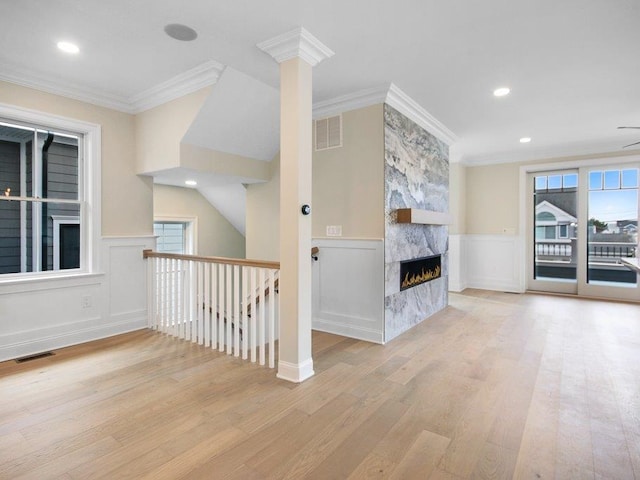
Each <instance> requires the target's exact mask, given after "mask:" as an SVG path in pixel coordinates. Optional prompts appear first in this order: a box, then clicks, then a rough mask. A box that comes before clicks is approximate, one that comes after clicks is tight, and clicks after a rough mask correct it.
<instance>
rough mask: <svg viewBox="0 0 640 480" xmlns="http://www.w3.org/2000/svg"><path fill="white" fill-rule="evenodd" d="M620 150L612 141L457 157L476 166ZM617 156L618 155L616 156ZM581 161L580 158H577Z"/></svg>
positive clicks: (601, 154)
mask: <svg viewBox="0 0 640 480" xmlns="http://www.w3.org/2000/svg"><path fill="white" fill-rule="evenodd" d="M616 150H619V148H618V147H616V146H612V144H611V141H608V142H598V143H591V144H587V145H574V146H565V145H561V146H549V147H545V148H537V149H529V148H527V147H524V150H523V151H522V152H514V151H509V152H501V153H496V154H489V155H478V156H473V155H471V156H469V155H464V154H460V155H457V156H456V158H457V159H459V160H458V161H459V162H460V163H461V164H463V165H466V166H468V167H476V166H482V165H499V164H503V163H521V162H533V161H537V160H543V159H546V160H553V159H561V158H563V157H565V158H566V157H579V156H588V157H589V158H592V157H594V156H599V157H600V158H601V159H604V160H608V159H609V158H610V157H609V155H610V154H611V153H612V152H615V151H616ZM639 152H640V150H630V151H629V152H628V153H627V154H628V155H637V154H638V153H639ZM615 158H617V156H616V157H615ZM576 162H579V160H576Z"/></svg>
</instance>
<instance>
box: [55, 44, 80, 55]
mask: <svg viewBox="0 0 640 480" xmlns="http://www.w3.org/2000/svg"><path fill="white" fill-rule="evenodd" d="M57 46H58V48H59V49H60V50H62V51H63V52H65V53H73V54H76V53H78V52H80V48H79V47H78V46H77V45H76V44H75V43H71V42H58V43H57Z"/></svg>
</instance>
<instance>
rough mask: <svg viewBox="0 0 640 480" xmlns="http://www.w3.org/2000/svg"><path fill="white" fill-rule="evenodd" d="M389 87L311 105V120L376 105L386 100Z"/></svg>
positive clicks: (375, 88) (359, 92)
mask: <svg viewBox="0 0 640 480" xmlns="http://www.w3.org/2000/svg"><path fill="white" fill-rule="evenodd" d="M388 92H389V85H383V86H380V87H374V88H368V89H366V90H359V91H357V92H354V93H349V94H347V95H341V96H339V97H335V98H331V99H329V100H323V101H321V102H316V103H314V104H313V118H325V117H331V116H333V115H338V114H340V113H342V112H348V111H349V110H357V109H358V108H365V107H370V106H371V105H378V104H380V103H384V102H385V101H386V100H387V93H388Z"/></svg>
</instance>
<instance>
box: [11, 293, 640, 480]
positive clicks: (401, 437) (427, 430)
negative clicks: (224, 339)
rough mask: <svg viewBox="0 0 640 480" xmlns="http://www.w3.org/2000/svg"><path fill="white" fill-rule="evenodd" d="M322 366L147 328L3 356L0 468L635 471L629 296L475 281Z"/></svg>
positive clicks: (337, 342)
mask: <svg viewBox="0 0 640 480" xmlns="http://www.w3.org/2000/svg"><path fill="white" fill-rule="evenodd" d="M450 304H451V305H450V307H448V308H447V309H446V310H445V311H443V312H441V313H439V314H437V315H435V316H433V317H431V318H430V319H428V320H427V321H425V322H424V323H422V324H421V325H419V326H418V327H416V328H414V329H413V330H411V331H410V332H407V333H406V334H404V335H402V336H401V337H399V338H397V339H395V340H394V341H392V342H390V343H389V344H388V345H385V346H380V345H373V344H369V343H366V342H361V341H356V340H351V339H345V338H342V337H338V336H334V335H329V334H323V333H314V341H313V345H314V360H315V370H316V375H315V376H314V377H313V378H311V379H310V380H308V381H306V382H304V383H303V384H301V385H293V384H290V383H287V382H284V381H281V380H278V379H276V378H275V373H274V371H273V370H269V369H266V368H262V367H257V366H253V365H250V364H247V363H243V362H241V361H239V360H237V359H235V358H231V357H228V356H227V355H225V354H221V353H218V352H216V351H212V350H210V349H207V348H204V347H199V346H196V345H192V344H190V343H187V342H184V341H178V340H174V339H172V338H168V337H165V336H163V335H161V334H157V333H153V332H149V331H141V332H136V333H132V334H127V335H121V336H118V337H114V338H111V339H107V340H102V341H98V342H93V343H90V344H85V345H81V346H77V347H72V348H67V349H62V350H59V351H57V352H56V355H55V356H53V357H49V358H45V359H40V360H34V361H31V362H28V363H23V364H16V363H15V362H4V363H1V364H0V478H2V479H22V478H32V479H38V480H44V479H53V478H61V479H82V480H85V479H102V478H105V479H121V478H143V479H153V480H158V479H172V480H173V479H179V478H193V479H200V478H202V479H223V478H237V479H261V478H277V479H280V478H290V479H302V478H317V479H346V478H392V479H412V478H420V479H459V478H532V479H540V478H543V479H548V478H567V479H591V478H598V479H633V478H640V306H638V305H634V304H622V303H611V302H601V301H593V300H579V299H573V298H565V297H555V296H543V295H529V294H525V295H512V294H504V293H496V292H483V291H472V290H468V291H466V292H465V293H464V294H452V295H451V298H450Z"/></svg>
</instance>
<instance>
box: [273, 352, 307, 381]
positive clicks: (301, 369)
mask: <svg viewBox="0 0 640 480" xmlns="http://www.w3.org/2000/svg"><path fill="white" fill-rule="evenodd" d="M314 374H315V372H314V371H313V359H312V358H310V359H308V360H305V361H304V362H302V363H300V364H295V363H289V362H285V361H284V360H280V361H279V362H278V373H277V375H276V377H278V378H279V379H281V380H287V381H289V382H293V383H301V382H304V381H305V380H306V379H307V378H310V377H313V375H314Z"/></svg>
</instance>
